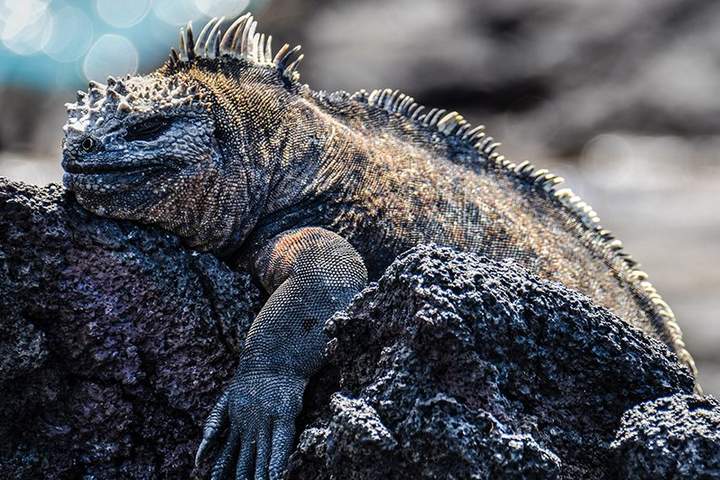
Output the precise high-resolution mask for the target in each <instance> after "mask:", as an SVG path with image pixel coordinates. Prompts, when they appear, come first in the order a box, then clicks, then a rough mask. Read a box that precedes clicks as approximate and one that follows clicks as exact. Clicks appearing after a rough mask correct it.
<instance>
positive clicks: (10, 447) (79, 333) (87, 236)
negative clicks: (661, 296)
mask: <svg viewBox="0 0 720 480" xmlns="http://www.w3.org/2000/svg"><path fill="white" fill-rule="evenodd" d="M259 304H260V293H259V291H258V290H257V288H256V287H255V286H254V284H253V283H252V282H251V280H250V278H249V276H248V275H247V274H246V273H243V272H236V271H233V270H231V269H229V268H228V267H227V266H226V265H225V264H224V263H222V262H220V261H219V260H217V259H216V258H215V257H213V256H211V255H208V254H201V253H197V252H193V251H191V250H187V249H185V248H183V247H182V245H181V244H180V243H179V241H178V240H177V239H176V238H175V237H173V236H170V235H167V234H164V233H161V232H158V231H155V230H152V229H148V228H142V227H138V226H134V225H132V224H130V223H127V222H115V221H110V220H104V219H99V218H97V217H95V216H93V215H91V214H88V213H86V212H84V211H83V210H82V209H81V208H79V206H78V205H77V204H76V203H75V201H74V200H73V199H72V197H71V196H70V195H68V194H67V193H66V192H65V191H64V190H62V189H61V188H59V187H56V186H49V187H45V188H36V187H30V186H25V185H22V184H18V183H11V182H8V181H7V180H2V179H0V478H50V479H55V478H79V477H85V478H119V477H120V478H141V479H150V478H187V477H190V476H192V475H198V474H200V475H201V476H203V475H204V474H205V473H206V470H202V471H199V472H193V470H192V465H191V462H192V457H193V451H194V448H195V446H196V445H197V441H198V439H199V438H200V425H201V423H202V420H203V418H204V416H205V414H206V413H207V412H208V410H209V405H210V404H211V402H212V401H214V399H215V396H216V395H217V394H218V393H219V392H220V391H221V388H222V386H223V385H224V384H225V382H226V381H227V379H228V378H229V376H230V375H231V374H232V371H233V368H234V365H235V361H236V359H237V356H238V352H239V350H240V345H241V344H242V341H243V338H244V335H245V331H246V330H247V328H248V326H249V323H250V322H251V320H252V318H253V316H254V314H255V313H256V312H257V310H258V308H259ZM328 331H329V333H330V334H331V336H332V337H333V340H332V341H331V343H330V345H329V351H330V352H331V356H330V358H331V360H332V361H331V362H330V365H329V367H328V368H326V369H325V370H324V371H323V372H321V373H320V374H319V375H317V376H316V378H314V379H313V381H312V382H311V386H310V387H309V389H308V392H307V395H306V407H305V409H304V411H303V413H302V415H301V418H300V419H299V423H298V431H299V432H300V434H299V446H298V448H297V451H296V452H295V453H294V454H293V457H292V459H291V472H290V473H291V474H290V477H291V478H294V479H311V478H312V479H321V478H342V479H346V478H347V479H377V478H518V479H520V478H568V479H569V478H573V479H575V478H588V479H594V478H597V479H600V478H613V477H614V476H616V475H618V474H620V473H622V475H623V476H630V477H632V474H634V472H639V473H636V476H638V477H639V478H647V475H645V474H644V473H642V472H651V473H653V474H654V473H658V472H659V473H658V475H659V477H658V478H661V477H663V476H665V477H667V478H670V477H672V476H673V475H675V476H682V475H684V474H685V473H687V474H688V475H692V474H693V473H698V475H699V474H700V472H703V474H704V475H705V477H704V478H717V477H718V474H717V465H718V458H717V457H718V453H717V452H718V445H719V443H720V442H719V440H718V433H717V428H718V406H717V403H716V402H715V401H714V400H711V399H704V400H703V399H695V398H693V397H691V396H690V395H689V394H690V392H691V391H692V383H693V382H692V379H691V378H690V376H689V375H688V373H687V372H686V371H685V370H684V369H683V367H681V366H680V365H679V364H678V363H677V362H676V359H675V357H674V355H673V354H671V353H670V352H669V351H668V350H667V348H666V347H665V346H664V345H662V344H661V343H659V342H657V341H655V340H653V339H649V338H647V337H645V336H644V335H643V334H642V333H641V332H639V331H637V330H634V329H632V328H630V327H628V326H627V325H626V324H624V323H623V322H622V321H620V320H619V319H618V318H616V317H614V316H613V315H611V314H610V313H608V312H607V311H606V310H604V309H602V308H600V307H597V306H595V305H593V304H592V303H591V302H590V301H589V300H588V299H587V298H586V297H583V296H582V295H579V294H577V293H574V292H572V291H569V290H566V289H565V288H563V287H562V286H561V285H558V284H554V283H548V282H543V281H539V280H537V279H535V278H534V277H533V276H531V275H529V274H528V273H526V272H525V271H524V270H522V269H520V268H519V267H517V266H515V265H513V264H511V263H494V262H490V261H488V260H486V259H483V258H480V257H477V256H474V255H469V254H462V253H458V252H455V251H452V250H449V249H445V248H438V247H431V246H422V247H418V248H416V249H414V250H412V251H410V252H408V253H407V254H405V255H403V256H402V257H401V258H400V259H398V260H397V261H396V262H395V263H394V264H393V265H392V266H391V267H390V268H389V269H388V271H387V272H386V274H385V275H384V276H383V277H382V278H381V280H380V281H379V282H378V283H377V284H373V285H371V286H370V287H369V288H367V289H366V290H365V291H364V292H363V293H362V294H361V295H359V296H358V298H356V300H355V301H354V303H353V304H352V305H351V306H350V308H349V309H348V311H347V312H345V313H342V314H338V315H337V316H335V317H334V319H333V320H332V321H331V322H329V325H328ZM663 397H667V398H663ZM658 399H660V400H658ZM643 402H645V403H643ZM638 405H639V406H638ZM626 411H627V412H628V413H625V412H626ZM623 414H624V415H623ZM618 429H619V430H618ZM613 441H614V443H613ZM653 442H655V443H653ZM658 442H661V443H662V442H665V443H662V445H661V443H658ZM206 468H207V465H205V469H206ZM713 469H714V470H713ZM643 475H645V476H643ZM649 476H650V477H652V476H653V475H649Z"/></svg>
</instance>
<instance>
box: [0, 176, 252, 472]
mask: <svg viewBox="0 0 720 480" xmlns="http://www.w3.org/2000/svg"><path fill="white" fill-rule="evenodd" d="M259 305H260V295H259V291H258V290H257V288H256V287H255V286H254V285H253V284H252V283H251V281H250V277H249V276H248V275H247V274H245V273H243V272H233V271H231V270H230V269H229V268H228V267H227V266H225V265H224V264H223V263H221V262H220V261H218V260H217V259H216V258H215V257H213V256H212V255H209V254H199V253H196V252H192V251H190V250H188V249H185V248H183V247H182V246H181V245H180V243H179V241H178V240H177V239H176V238H175V237H172V236H170V235H166V234H164V233H160V232H158V231H154V230H150V229H143V228H140V227H137V226H134V225H132V224H130V223H125V222H115V221H110V220H104V219H99V218H97V217H95V216H94V215H91V214H88V213H86V212H85V211H84V210H82V209H81V208H80V207H79V206H78V205H77V204H76V202H75V201H74V200H73V199H72V198H71V197H70V196H69V195H68V194H67V193H66V192H65V191H64V190H63V189H62V188H60V187H57V186H53V185H51V186H48V187H44V188H36V187H31V186H26V185H22V184H19V183H12V182H9V181H7V180H4V179H0V478H4V479H6V478H7V479H11V478H18V479H20V478H22V479H26V478H44V479H56V478H81V477H82V478H98V479H100V478H187V477H188V476H189V475H190V472H191V470H192V461H193V455H194V451H195V449H196V448H197V443H198V439H199V438H200V437H201V428H200V427H201V425H202V422H203V420H204V418H205V415H207V412H208V411H209V409H210V406H211V405H212V403H214V401H215V399H216V398H215V397H216V396H217V395H218V394H219V392H220V391H221V389H222V387H224V386H225V384H226V382H227V380H228V379H229V377H230V376H231V375H232V373H233V370H234V366H235V363H236V359H237V357H238V352H239V349H240V345H241V342H242V340H243V338H244V335H245V331H246V330H247V328H248V326H249V324H250V322H251V321H252V318H253V317H254V314H255V312H256V311H257V310H258V308H259Z"/></svg>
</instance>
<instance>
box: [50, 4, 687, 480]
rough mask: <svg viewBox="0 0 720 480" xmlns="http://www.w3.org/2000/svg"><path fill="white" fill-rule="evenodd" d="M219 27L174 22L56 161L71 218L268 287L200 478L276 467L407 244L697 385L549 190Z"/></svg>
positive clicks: (390, 102) (578, 214)
mask: <svg viewBox="0 0 720 480" xmlns="http://www.w3.org/2000/svg"><path fill="white" fill-rule="evenodd" d="M223 21H224V19H222V18H220V19H218V18H214V19H212V20H210V22H209V23H208V24H207V25H206V26H205V27H204V28H203V29H202V31H201V32H200V34H199V35H198V36H197V39H196V38H195V35H194V34H193V30H192V27H191V25H190V24H188V26H187V27H186V28H184V29H182V30H181V31H180V44H179V49H178V50H177V51H176V50H175V49H172V50H171V53H170V58H169V60H168V61H167V62H166V63H165V64H164V65H163V66H162V67H160V68H159V69H158V70H156V71H155V72H152V73H150V74H148V75H143V76H127V77H125V78H124V79H120V80H117V79H115V78H112V77H110V78H108V80H107V84H106V85H103V84H100V83H96V82H90V85H89V91H88V92H87V93H85V92H78V99H77V102H76V103H73V104H68V105H67V107H68V112H69V115H68V116H69V118H68V122H67V124H66V125H65V127H64V130H65V138H64V143H63V161H62V162H63V167H64V169H65V172H66V173H65V175H64V179H63V180H64V184H65V186H66V187H67V188H68V189H70V190H71V191H73V192H74V193H75V195H76V197H77V200H78V201H79V202H80V204H81V205H83V206H84V207H85V208H87V209H89V210H90V211H92V212H94V213H96V214H98V215H101V216H108V217H113V218H121V219H131V220H135V221H138V222H142V223H145V224H151V225H156V226H159V227H161V228H163V229H166V230H169V231H171V232H174V233H175V234H177V235H179V236H180V237H182V238H183V239H184V240H185V242H186V243H187V244H188V245H189V246H191V247H193V248H196V249H201V250H209V251H213V252H215V253H216V254H217V255H219V256H223V257H226V258H228V259H229V261H232V262H238V264H244V265H246V266H247V267H248V268H250V269H251V271H252V272H253V273H254V275H255V276H256V278H257V280H258V281H259V282H260V283H261V284H262V285H263V286H264V288H265V289H267V292H268V293H269V294H270V296H269V299H268V300H267V302H266V304H265V305H264V306H263V308H262V310H261V311H260V313H259V314H258V316H257V318H256V319H255V321H254V323H253V325H252V328H251V329H250V332H249V333H248V335H247V339H246V342H245V346H244V349H243V351H242V354H241V357H240V360H239V366H238V370H237V374H236V376H235V377H234V379H233V381H232V382H231V384H230V385H229V387H228V388H227V390H226V391H225V392H224V393H223V394H222V395H220V397H219V400H218V402H217V404H216V405H215V406H214V407H213V409H212V411H211V412H210V414H209V416H208V420H207V421H206V424H205V427H204V433H203V439H202V441H201V444H200V447H199V449H198V452H197V457H196V462H200V461H202V460H203V458H204V457H205V456H206V453H207V452H208V449H209V446H210V445H211V444H212V443H215V442H217V441H219V440H221V439H222V437H223V432H224V431H226V430H227V435H225V442H224V444H223V445H222V446H221V448H220V450H219V454H218V455H217V458H216V460H215V463H214V466H213V468H212V478H213V479H219V478H227V477H229V476H233V475H234V476H235V477H236V478H251V477H252V478H256V479H264V478H268V477H269V478H278V477H279V476H281V475H282V472H283V470H284V468H285V465H286V462H287V458H288V456H289V454H290V452H291V448H292V445H293V439H294V421H295V418H296V416H297V415H298V413H299V411H300V409H301V406H302V395H303V391H304V388H305V386H306V383H307V381H308V378H309V377H310V376H311V375H312V374H313V372H315V371H316V370H317V369H318V367H319V366H320V365H321V363H322V352H323V348H324V345H325V343H326V341H327V338H326V336H325V334H324V332H323V326H324V323H325V321H326V320H327V319H328V318H329V317H330V316H332V315H333V314H334V313H335V312H337V311H339V310H342V309H343V308H344V307H345V306H347V305H348V303H349V302H350V301H351V299H352V298H353V296H354V295H355V294H356V293H358V292H359V291H360V290H361V289H362V288H363V287H364V286H365V284H366V283H367V281H368V279H375V278H377V277H378V276H379V274H380V273H381V272H382V271H383V269H384V268H385V267H386V266H388V265H389V264H390V263H391V261H392V260H393V259H394V258H395V257H396V256H397V255H398V254H400V253H401V252H403V251H405V250H407V249H409V248H410V247H412V246H414V245H417V244H419V243H426V242H434V243H437V244H441V245H446V246H451V247H455V248H457V249H461V250H465V251H469V252H476V253H478V254H482V255H486V256H488V257H490V258H493V259H503V258H510V259H513V260H514V261H515V262H517V263H519V264H521V265H522V266H524V267H525V268H527V269H529V270H531V271H532V272H534V273H535V274H537V275H539V276H540V277H542V278H546V279H550V280H555V281H558V282H560V283H562V284H564V285H566V286H567V287H570V288H573V289H576V290H579V291H580V292H582V293H584V294H586V295H587V296H589V297H590V298H591V299H592V300H594V301H595V302H597V303H599V304H601V305H603V306H605V307H607V308H608V309H609V310H611V311H612V312H614V313H615V314H617V315H618V316H619V317H621V318H623V319H624V320H625V321H626V322H628V323H629V324H631V325H633V326H635V327H637V328H640V329H642V330H644V331H645V332H646V333H648V334H650V335H652V336H654V337H656V338H658V339H660V340H662V341H664V342H665V343H666V344H667V345H668V346H669V347H670V348H671V349H672V350H674V352H675V353H676V354H677V356H678V358H679V359H680V361H681V362H683V363H684V364H685V365H687V366H688V367H689V368H690V370H692V372H693V373H695V371H696V370H695V366H694V363H693V359H692V357H691V356H690V354H689V353H688V351H687V350H686V348H685V345H684V343H683V341H682V335H681V332H680V329H679V327H678V324H677V322H676V320H675V317H674V315H673V313H672V311H671V309H670V307H669V306H668V305H667V304H666V303H665V302H664V301H663V300H662V298H661V297H660V296H659V295H658V293H657V292H656V290H655V289H654V288H653V286H652V285H651V284H650V283H649V282H648V280H647V275H646V274H645V273H643V272H642V271H640V270H639V269H638V266H637V263H636V262H635V261H634V260H632V259H631V257H630V256H629V255H627V254H626V253H625V252H624V251H623V250H622V244H621V243H620V242H619V241H618V240H616V239H615V238H614V237H613V236H612V234H611V233H610V232H609V231H607V230H605V229H603V228H602V227H601V226H600V225H599V222H598V217H597V215H596V213H595V212H594V211H593V210H592V208H591V207H590V206H589V205H587V204H586V203H585V202H583V201H582V200H581V199H580V198H579V197H578V196H577V195H575V194H574V193H572V191H571V190H569V189H567V188H562V187H561V186H560V184H561V183H562V181H563V180H562V179H561V178H559V177H557V176H556V175H553V174H552V173H550V172H548V171H547V170H545V169H536V168H534V167H533V166H532V165H530V164H529V163H527V162H523V163H520V164H515V163H512V162H510V161H508V160H506V159H505V158H504V157H503V156H502V155H500V154H499V153H498V152H497V147H498V145H499V143H497V142H495V140H494V139H493V138H492V137H490V136H488V135H486V134H485V133H484V131H483V128H482V127H475V128H473V127H471V126H470V124H468V123H467V122H466V121H465V119H463V117H462V116H461V115H460V114H458V113H457V112H447V111H445V110H443V109H437V108H432V109H425V108H424V107H423V106H421V105H419V104H418V103H417V102H415V100H414V99H413V98H412V97H410V96H408V95H405V94H403V93H400V92H399V91H397V90H395V91H393V90H389V89H385V90H373V91H372V92H366V91H364V90H361V91H359V92H356V93H354V94H349V93H347V92H344V91H339V92H334V93H325V92H315V91H313V90H311V89H310V88H309V87H308V86H307V85H304V84H302V83H300V81H299V74H298V70H297V66H298V64H299V62H300V60H301V59H302V57H303V56H302V55H301V54H300V53H299V48H300V47H299V46H298V47H294V48H290V47H289V46H288V45H287V44H286V45H284V46H283V47H282V48H280V50H279V51H278V52H277V54H275V55H273V53H272V47H271V41H272V39H271V37H270V36H268V37H266V36H265V35H264V34H258V33H256V26H257V24H256V22H255V21H254V20H253V18H252V17H251V16H250V15H249V14H248V15H244V16H242V17H240V18H239V19H237V20H236V21H235V22H234V23H232V25H231V26H230V27H229V28H228V29H227V30H226V31H225V32H224V33H223V32H222V29H221V25H222V23H223Z"/></svg>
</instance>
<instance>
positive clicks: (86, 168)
mask: <svg viewBox="0 0 720 480" xmlns="http://www.w3.org/2000/svg"><path fill="white" fill-rule="evenodd" d="M165 170H167V167H166V166H165V165H158V164H157V163H154V164H149V165H138V164H132V165H129V164H128V165H118V164H102V165H100V164H95V165H91V164H83V165H78V164H68V165H66V166H65V172H66V173H65V174H64V175H63V183H64V184H65V187H67V188H68V189H70V190H82V191H88V192H97V193H114V192H122V191H126V190H130V189H131V188H133V187H135V186H136V185H138V184H142V183H147V182H148V181H149V180H150V179H151V178H153V177H156V176H157V175H159V174H161V173H162V172H163V171H165Z"/></svg>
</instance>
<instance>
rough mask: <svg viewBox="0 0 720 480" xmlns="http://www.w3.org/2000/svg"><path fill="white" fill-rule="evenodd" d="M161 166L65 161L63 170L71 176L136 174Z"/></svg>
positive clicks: (154, 164)
mask: <svg viewBox="0 0 720 480" xmlns="http://www.w3.org/2000/svg"><path fill="white" fill-rule="evenodd" d="M159 167H160V165H158V164H157V162H153V163H144V164H138V163H137V162H133V163H118V162H113V163H92V162H78V161H76V160H66V161H63V168H64V169H65V171H66V172H67V173H71V174H88V175H91V174H105V173H110V174H112V173H114V174H122V173H134V172H138V171H142V170H147V169H150V168H159Z"/></svg>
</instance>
